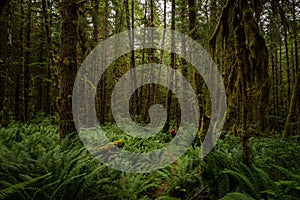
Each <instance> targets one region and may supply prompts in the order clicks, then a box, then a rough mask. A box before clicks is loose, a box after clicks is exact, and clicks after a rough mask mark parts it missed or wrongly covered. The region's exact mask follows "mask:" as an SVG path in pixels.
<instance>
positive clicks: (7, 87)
mask: <svg viewBox="0 0 300 200" xmlns="http://www.w3.org/2000/svg"><path fill="white" fill-rule="evenodd" d="M7 15H8V22H7V23H8V24H7V52H6V60H5V66H6V68H5V71H6V74H5V83H4V97H3V98H4V99H3V110H2V112H3V116H2V119H1V124H2V126H4V127H6V126H8V124H9V123H10V117H11V116H10V114H11V113H10V112H11V111H12V110H11V109H12V95H13V94H12V88H13V87H12V83H13V81H12V74H13V55H12V48H13V46H12V5H11V3H9V5H8V7H7Z"/></svg>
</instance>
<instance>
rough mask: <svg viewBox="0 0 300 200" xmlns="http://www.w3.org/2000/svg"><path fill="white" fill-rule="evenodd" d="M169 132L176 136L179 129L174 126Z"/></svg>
mask: <svg viewBox="0 0 300 200" xmlns="http://www.w3.org/2000/svg"><path fill="white" fill-rule="evenodd" d="M169 133H170V135H171V136H172V138H174V137H175V136H176V134H177V131H176V129H174V128H172V129H171V130H170V132H169Z"/></svg>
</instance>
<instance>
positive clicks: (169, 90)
mask: <svg viewBox="0 0 300 200" xmlns="http://www.w3.org/2000/svg"><path fill="white" fill-rule="evenodd" d="M171 2H172V3H171V4H172V8H171V30H175V0H172V1H171ZM174 48H175V35H174V33H173V32H172V35H171V49H174ZM175 56H176V55H175V53H172V52H171V55H170V66H171V67H172V68H173V69H175ZM173 72H174V71H173V70H172V71H171V73H170V75H169V88H168V94H167V104H166V110H167V119H166V124H165V126H164V128H163V132H167V131H168V130H169V129H170V120H171V118H170V115H171V103H172V89H173V82H174V81H173V78H174V73H173Z"/></svg>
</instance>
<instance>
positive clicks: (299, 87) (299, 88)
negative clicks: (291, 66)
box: [283, 71, 300, 139]
mask: <svg viewBox="0 0 300 200" xmlns="http://www.w3.org/2000/svg"><path fill="white" fill-rule="evenodd" d="M299 98H300V71H298V73H297V77H296V82H295V85H294V90H293V94H292V97H291V102H290V107H289V113H288V116H287V119H286V121H285V126H284V131H283V139H285V138H287V137H288V136H289V135H290V134H291V132H290V131H291V130H290V122H291V121H292V118H293V116H294V115H295V110H296V107H297V104H298V103H299V102H297V101H299ZM298 118H299V113H298ZM296 119H297V116H296Z"/></svg>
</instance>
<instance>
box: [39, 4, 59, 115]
mask: <svg viewBox="0 0 300 200" xmlns="http://www.w3.org/2000/svg"><path fill="white" fill-rule="evenodd" d="M42 8H43V16H44V21H45V31H46V41H47V45H48V55H49V60H48V68H47V76H48V78H51V83H47V86H46V87H47V88H46V94H47V96H49V97H48V101H47V103H48V104H47V105H48V106H46V107H45V112H46V113H48V114H51V115H53V114H54V111H56V109H55V105H54V102H55V100H56V98H57V93H58V89H57V75H56V73H55V71H56V70H55V66H54V57H53V47H52V36H51V32H50V20H49V13H48V0H42Z"/></svg>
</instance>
